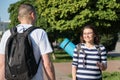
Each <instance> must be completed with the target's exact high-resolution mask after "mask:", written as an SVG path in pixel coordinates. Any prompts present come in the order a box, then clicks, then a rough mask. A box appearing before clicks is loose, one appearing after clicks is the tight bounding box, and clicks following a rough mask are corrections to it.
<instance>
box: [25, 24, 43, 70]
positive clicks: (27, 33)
mask: <svg viewBox="0 0 120 80" xmlns="http://www.w3.org/2000/svg"><path fill="white" fill-rule="evenodd" d="M38 28H39V27H35V26H31V27H29V28H28V29H27V30H25V33H24V35H25V36H28V35H29V34H30V33H31V32H32V31H33V30H35V29H38ZM28 38H29V37H28ZM28 40H29V43H30V46H32V43H31V40H30V39H28ZM40 61H41V57H40V58H39V60H38V63H37V68H38V67H39V64H40Z"/></svg>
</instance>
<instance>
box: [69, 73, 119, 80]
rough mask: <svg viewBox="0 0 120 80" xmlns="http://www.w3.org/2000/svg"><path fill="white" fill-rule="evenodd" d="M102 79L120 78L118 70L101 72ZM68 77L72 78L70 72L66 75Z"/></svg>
mask: <svg viewBox="0 0 120 80" xmlns="http://www.w3.org/2000/svg"><path fill="white" fill-rule="evenodd" d="M102 75H103V80H120V72H113V73H109V72H103V74H102ZM68 76H69V77H70V78H72V74H70V75H68Z"/></svg>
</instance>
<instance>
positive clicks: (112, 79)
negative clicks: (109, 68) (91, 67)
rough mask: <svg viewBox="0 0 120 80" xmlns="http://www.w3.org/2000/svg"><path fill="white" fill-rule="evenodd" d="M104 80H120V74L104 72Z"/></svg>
mask: <svg viewBox="0 0 120 80" xmlns="http://www.w3.org/2000/svg"><path fill="white" fill-rule="evenodd" d="M103 80H120V72H113V73H109V72H103Z"/></svg>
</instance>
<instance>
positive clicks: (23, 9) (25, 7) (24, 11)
mask: <svg viewBox="0 0 120 80" xmlns="http://www.w3.org/2000/svg"><path fill="white" fill-rule="evenodd" d="M31 12H34V13H35V8H34V7H33V6H32V5H31V4H21V5H20V7H19V9H18V16H19V17H24V16H26V15H28V14H30V13H31Z"/></svg>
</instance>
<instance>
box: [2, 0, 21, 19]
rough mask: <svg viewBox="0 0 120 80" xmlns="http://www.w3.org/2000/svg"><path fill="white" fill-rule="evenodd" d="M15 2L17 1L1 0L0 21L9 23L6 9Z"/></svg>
mask: <svg viewBox="0 0 120 80" xmlns="http://www.w3.org/2000/svg"><path fill="white" fill-rule="evenodd" d="M17 1H19V0H2V2H0V21H10V20H9V13H8V7H9V5H10V4H12V3H15V2H17Z"/></svg>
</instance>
